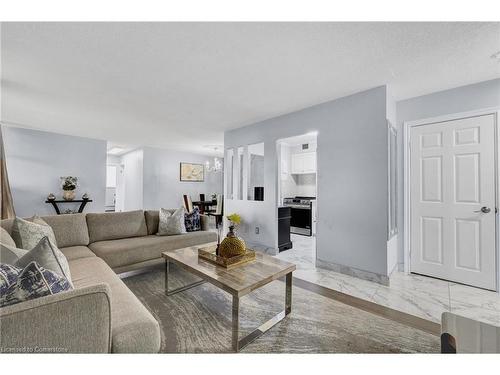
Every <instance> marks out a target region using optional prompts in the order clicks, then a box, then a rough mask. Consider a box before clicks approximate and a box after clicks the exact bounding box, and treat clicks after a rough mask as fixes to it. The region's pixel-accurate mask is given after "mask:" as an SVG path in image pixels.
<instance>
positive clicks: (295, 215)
mask: <svg viewBox="0 0 500 375" xmlns="http://www.w3.org/2000/svg"><path fill="white" fill-rule="evenodd" d="M311 227H312V210H311V207H310V206H309V207H292V219H291V221H290V232H291V233H295V234H302V235H304V236H311V235H312V230H311Z"/></svg>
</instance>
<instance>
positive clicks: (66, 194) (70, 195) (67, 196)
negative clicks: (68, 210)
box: [63, 190, 76, 201]
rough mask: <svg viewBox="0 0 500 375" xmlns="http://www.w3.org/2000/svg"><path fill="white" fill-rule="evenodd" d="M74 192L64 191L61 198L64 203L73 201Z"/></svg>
mask: <svg viewBox="0 0 500 375" xmlns="http://www.w3.org/2000/svg"><path fill="white" fill-rule="evenodd" d="M75 195H76V194H75V191H74V190H64V193H63V198H64V200H65V201H72V200H73V199H75Z"/></svg>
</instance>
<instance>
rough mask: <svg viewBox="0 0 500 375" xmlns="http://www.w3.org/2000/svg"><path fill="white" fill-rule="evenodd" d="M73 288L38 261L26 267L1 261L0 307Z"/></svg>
mask: <svg viewBox="0 0 500 375" xmlns="http://www.w3.org/2000/svg"><path fill="white" fill-rule="evenodd" d="M71 289H73V287H72V286H71V284H70V283H69V282H68V280H66V279H65V278H64V277H63V276H60V275H58V274H57V273H55V272H52V271H50V270H46V269H45V268H43V267H41V266H39V265H38V264H37V263H36V262H31V263H29V264H28V265H27V266H26V267H25V268H24V269H22V268H18V267H15V266H12V265H9V264H3V263H0V307H4V306H9V305H13V304H16V303H19V302H23V301H27V300H31V299H35V298H39V297H43V296H48V295H51V294H57V293H60V292H64V291H67V290H71Z"/></svg>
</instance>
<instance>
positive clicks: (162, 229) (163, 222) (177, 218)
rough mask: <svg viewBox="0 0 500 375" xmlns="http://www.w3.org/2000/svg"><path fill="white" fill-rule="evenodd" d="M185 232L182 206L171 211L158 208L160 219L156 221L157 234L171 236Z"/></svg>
mask: <svg viewBox="0 0 500 375" xmlns="http://www.w3.org/2000/svg"><path fill="white" fill-rule="evenodd" d="M183 233H186V224H185V223H184V207H181V208H178V209H177V210H175V212H174V213H171V212H170V211H169V210H167V209H165V208H160V221H159V223H158V233H157V235H158V236H172V235H174V234H183Z"/></svg>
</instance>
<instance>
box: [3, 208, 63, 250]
mask: <svg viewBox="0 0 500 375" xmlns="http://www.w3.org/2000/svg"><path fill="white" fill-rule="evenodd" d="M43 237H48V238H49V240H50V241H51V242H52V243H53V244H54V245H55V246H57V242H56V236H55V235H54V231H53V230H52V228H51V227H50V226H49V224H47V223H46V222H45V221H44V220H43V219H41V218H40V217H38V216H34V217H33V218H32V219H31V221H28V220H24V219H21V218H20V217H16V218H15V219H14V225H13V226H12V238H13V239H14V242H15V243H16V246H17V247H18V248H20V249H26V250H31V249H33V248H34V247H35V246H36V245H37V244H38V242H40V240H41V239H42V238H43Z"/></svg>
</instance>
